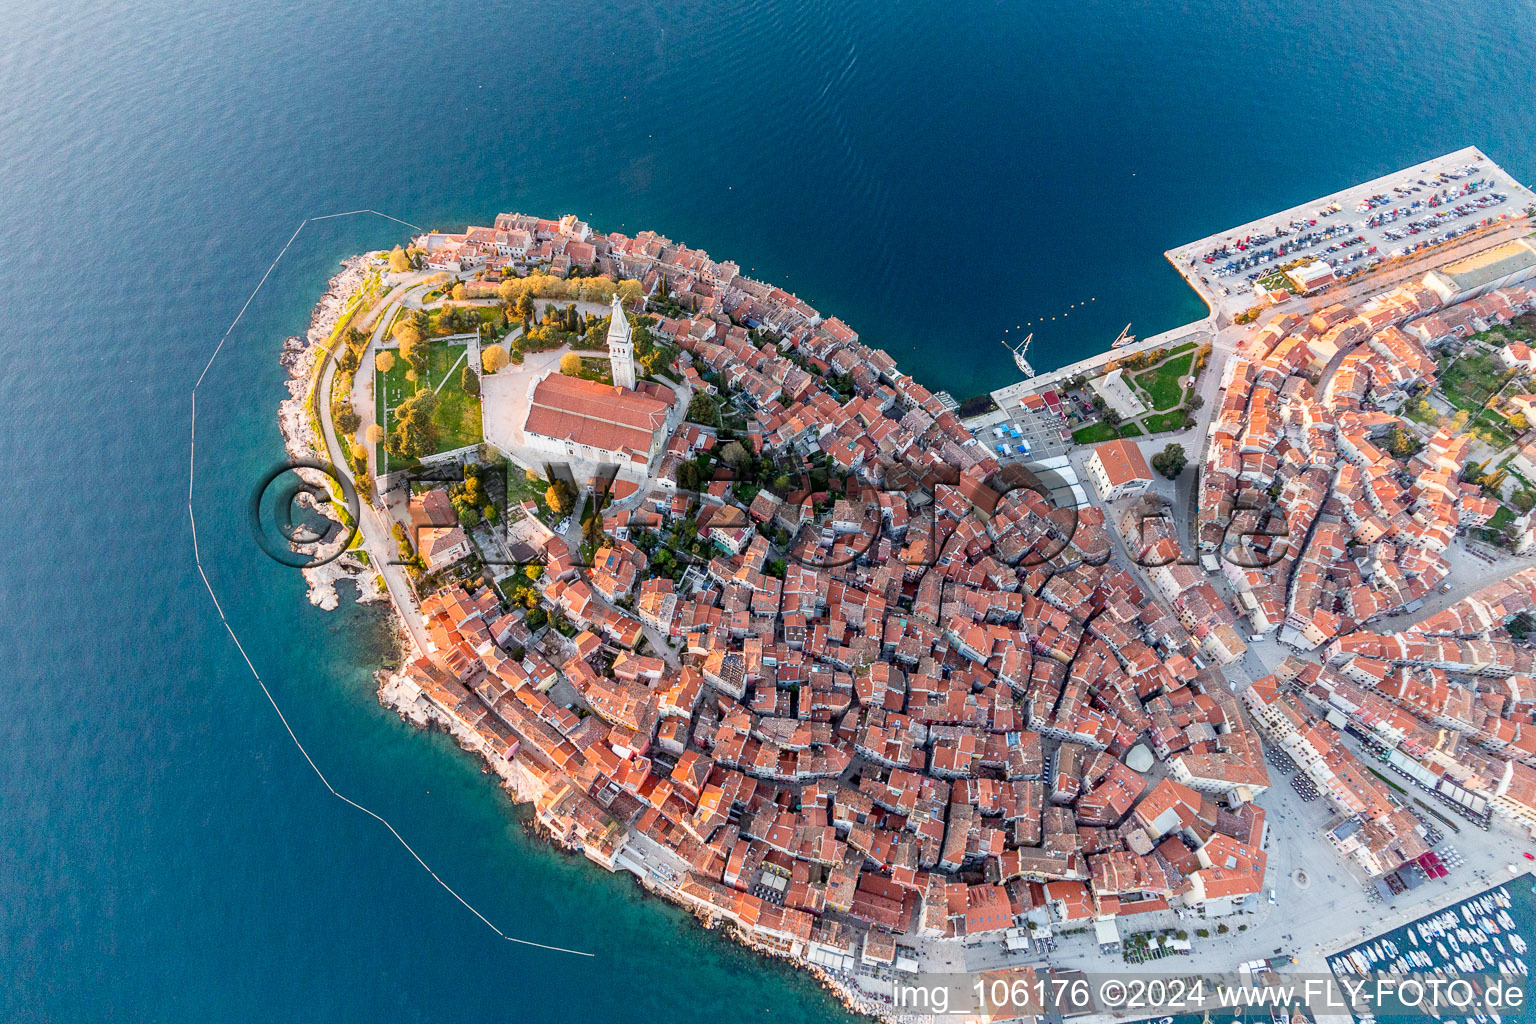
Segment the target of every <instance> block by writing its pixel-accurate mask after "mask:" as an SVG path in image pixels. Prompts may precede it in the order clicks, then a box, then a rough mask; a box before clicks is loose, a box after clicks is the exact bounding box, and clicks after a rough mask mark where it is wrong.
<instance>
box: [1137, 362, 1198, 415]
mask: <svg viewBox="0 0 1536 1024" xmlns="http://www.w3.org/2000/svg"><path fill="white" fill-rule="evenodd" d="M1194 360H1195V354H1194V353H1193V352H1186V353H1185V354H1184V355H1180V356H1172V357H1170V358H1169V359H1167V360H1165V361H1164V362H1163V363H1162V365H1160V366H1157V367H1155V368H1153V369H1151V370H1147V371H1146V372H1144V373H1138V374H1137V375H1136V376H1135V377H1133V378H1131V379H1132V380H1134V381H1135V382H1136V385H1137V386H1138V387H1140V388H1141V390H1143V391H1145V392H1146V393H1147V396H1148V397H1149V398H1151V399H1152V408H1154V409H1173V408H1175V407H1177V406H1178V405H1179V404H1180V403H1182V402H1183V401H1184V387H1183V385H1182V384H1181V383H1180V381H1181V380H1182V379H1183V378H1185V377H1188V376H1189V370H1190V367H1191V366H1192V365H1194Z"/></svg>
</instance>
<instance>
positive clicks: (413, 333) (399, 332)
mask: <svg viewBox="0 0 1536 1024" xmlns="http://www.w3.org/2000/svg"><path fill="white" fill-rule="evenodd" d="M389 333H390V334H393V335H394V336H395V340H396V341H398V342H399V343H400V347H401V348H404V347H405V346H406V345H417V344H420V343H421V339H422V332H421V325H420V324H418V323H417V322H416V318H415V317H409V316H406V317H401V318H400V319H399V320H397V321H396V322H395V326H394V327H392V328H390V331H389Z"/></svg>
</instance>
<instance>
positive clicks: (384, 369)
mask: <svg viewBox="0 0 1536 1024" xmlns="http://www.w3.org/2000/svg"><path fill="white" fill-rule="evenodd" d="M373 365H374V368H375V369H376V370H378V371H379V372H380V373H388V372H389V371H390V370H393V369H394V368H395V354H394V353H393V352H391V351H390V350H389V349H383V350H382V351H379V352H375V353H374V354H373Z"/></svg>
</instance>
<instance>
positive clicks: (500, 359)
mask: <svg viewBox="0 0 1536 1024" xmlns="http://www.w3.org/2000/svg"><path fill="white" fill-rule="evenodd" d="M510 358H511V357H510V356H508V355H507V349H506V346H505V345H487V346H486V347H485V349H484V350H483V351H481V353H480V365H481V366H482V367H483V368H484V369H485V372H486V373H495V372H496V371H497V370H499V369H501V368H502V367H503V366H506V365H507V362H508V361H509V359H510Z"/></svg>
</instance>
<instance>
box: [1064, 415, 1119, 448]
mask: <svg viewBox="0 0 1536 1024" xmlns="http://www.w3.org/2000/svg"><path fill="white" fill-rule="evenodd" d="M1119 436H1120V431H1119V430H1118V429H1117V428H1115V427H1113V426H1111V425H1110V424H1108V423H1105V422H1103V421H1102V420H1100V421H1099V422H1098V423H1090V424H1089V425H1088V426H1086V427H1083V428H1082V429H1080V430H1074V431H1073V432H1072V443H1073V444H1098V443H1099V442H1100V441H1113V440H1114V439H1115V438H1117V437H1119Z"/></svg>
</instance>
